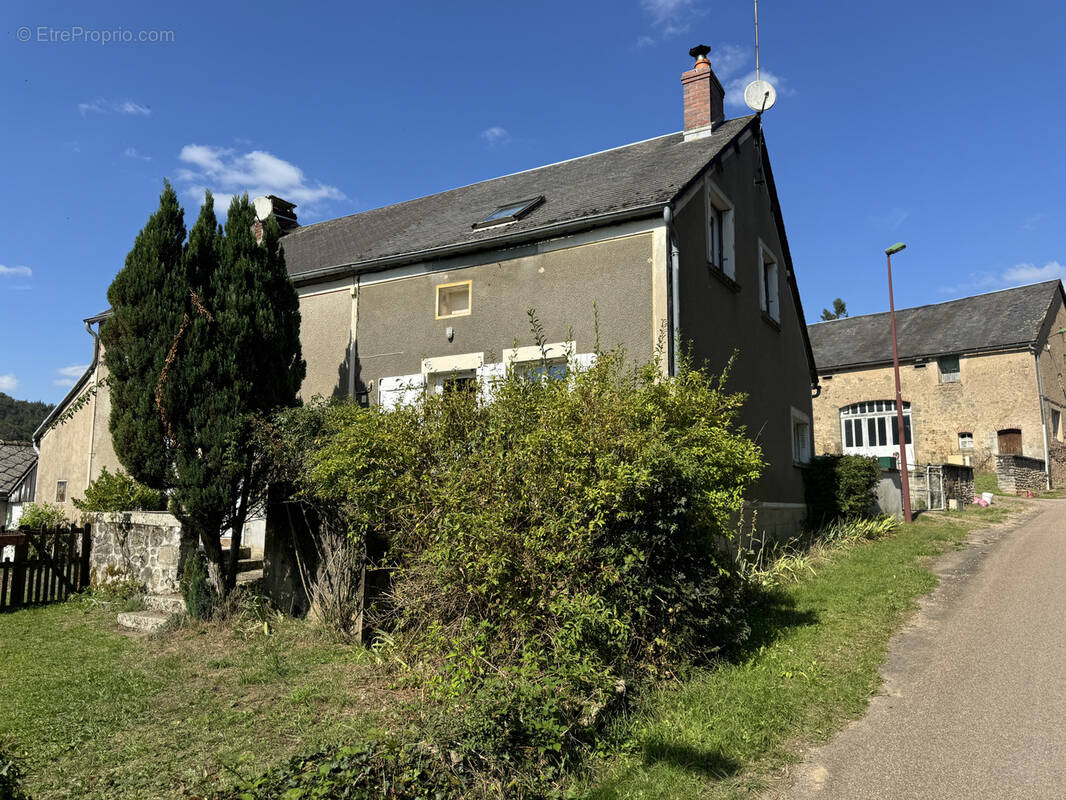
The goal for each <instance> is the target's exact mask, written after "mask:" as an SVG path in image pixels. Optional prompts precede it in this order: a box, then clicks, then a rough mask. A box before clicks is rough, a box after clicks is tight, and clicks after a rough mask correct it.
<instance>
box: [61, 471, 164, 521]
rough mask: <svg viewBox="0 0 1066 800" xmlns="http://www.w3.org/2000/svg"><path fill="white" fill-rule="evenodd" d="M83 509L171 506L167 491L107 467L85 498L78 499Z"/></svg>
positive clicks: (160, 509)
mask: <svg viewBox="0 0 1066 800" xmlns="http://www.w3.org/2000/svg"><path fill="white" fill-rule="evenodd" d="M74 506H75V507H76V508H77V509H79V510H80V511H85V512H92V511H162V510H164V509H165V508H166V507H167V498H166V495H165V494H163V492H158V491H156V490H155V489H150V488H148V487H147V486H145V485H144V484H143V483H138V482H137V481H135V480H134V479H133V478H131V477H130V476H129V475H127V474H126V473H125V472H123V471H122V470H121V469H119V470H117V471H116V472H114V473H112V472H108V469H107V467H104V468H103V470H102V471H101V472H100V475H99V477H98V478H97V479H96V480H94V481H92V482H91V483H90V484H89V486H88V488H86V489H85V498H84V499H82V500H75V501H74Z"/></svg>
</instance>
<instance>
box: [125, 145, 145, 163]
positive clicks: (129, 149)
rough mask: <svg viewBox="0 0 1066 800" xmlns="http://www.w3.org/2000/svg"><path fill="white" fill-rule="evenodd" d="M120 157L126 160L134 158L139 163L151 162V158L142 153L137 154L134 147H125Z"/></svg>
mask: <svg viewBox="0 0 1066 800" xmlns="http://www.w3.org/2000/svg"><path fill="white" fill-rule="evenodd" d="M122 155H124V156H125V157H126V158H136V159H139V160H141V161H151V160H152V157H151V156H146V155H144V154H143V153H141V152H139V151H138V150H137V148H136V147H127V148H126V150H125V152H123V153H122Z"/></svg>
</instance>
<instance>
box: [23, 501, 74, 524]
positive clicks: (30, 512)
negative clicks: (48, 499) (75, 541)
mask: <svg viewBox="0 0 1066 800" xmlns="http://www.w3.org/2000/svg"><path fill="white" fill-rule="evenodd" d="M19 527H20V528H29V529H30V530H34V531H36V530H51V529H53V528H69V527H70V520H69V519H67V515H66V514H65V513H64V512H63V509H62V508H60V507H59V506H56V505H52V504H51V503H27V504H26V505H25V507H24V508H23V509H22V516H21V517H19Z"/></svg>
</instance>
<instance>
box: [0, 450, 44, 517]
mask: <svg viewBox="0 0 1066 800" xmlns="http://www.w3.org/2000/svg"><path fill="white" fill-rule="evenodd" d="M36 471H37V453H36V451H35V450H34V449H33V444H32V443H31V442H12V441H3V440H0V529H3V528H8V529H10V530H14V529H15V528H17V527H18V522H19V517H20V516H21V514H22V507H23V506H24V505H25V504H26V503H30V502H33V489H34V486H35V485H36Z"/></svg>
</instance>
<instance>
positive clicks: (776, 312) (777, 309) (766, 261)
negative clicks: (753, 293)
mask: <svg viewBox="0 0 1066 800" xmlns="http://www.w3.org/2000/svg"><path fill="white" fill-rule="evenodd" d="M759 307H760V308H762V310H763V311H765V312H766V314H767V316H769V317H770V319H772V320H774V322H780V321H781V301H780V294H779V292H778V287H777V257H776V256H775V255H774V254H773V253H772V252H770V249H769V248H768V247H767V246H766V245H765V244H763V243H762V242H761V241H760V242H759Z"/></svg>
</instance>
